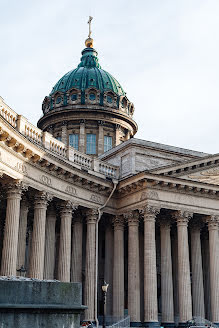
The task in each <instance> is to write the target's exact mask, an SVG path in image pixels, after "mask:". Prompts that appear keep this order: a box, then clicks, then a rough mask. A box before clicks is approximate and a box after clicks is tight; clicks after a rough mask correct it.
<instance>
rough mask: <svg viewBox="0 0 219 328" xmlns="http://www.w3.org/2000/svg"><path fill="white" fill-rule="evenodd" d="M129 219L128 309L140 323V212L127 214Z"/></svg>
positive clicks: (134, 321) (131, 316) (126, 216)
mask: <svg viewBox="0 0 219 328" xmlns="http://www.w3.org/2000/svg"><path fill="white" fill-rule="evenodd" d="M125 218H126V219H127V221H128V311H129V315H130V320H131V323H136V322H138V323H140V321H141V320H140V271H139V269H140V268H139V232H138V226H139V223H138V214H137V213H135V212H134V213H128V214H127V215H125Z"/></svg>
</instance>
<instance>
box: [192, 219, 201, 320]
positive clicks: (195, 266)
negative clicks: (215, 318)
mask: <svg viewBox="0 0 219 328" xmlns="http://www.w3.org/2000/svg"><path fill="white" fill-rule="evenodd" d="M200 228H201V224H200V222H198V221H197V222H194V223H193V224H192V225H191V230H190V233H191V262H192V304H193V316H195V317H201V318H205V303H204V284H203V272H202V253H201V239H200Z"/></svg>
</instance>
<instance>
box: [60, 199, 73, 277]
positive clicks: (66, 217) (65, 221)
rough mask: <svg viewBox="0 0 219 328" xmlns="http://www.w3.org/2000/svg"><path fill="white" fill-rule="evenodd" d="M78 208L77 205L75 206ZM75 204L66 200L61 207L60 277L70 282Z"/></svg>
mask: <svg viewBox="0 0 219 328" xmlns="http://www.w3.org/2000/svg"><path fill="white" fill-rule="evenodd" d="M74 209H76V207H74ZM72 210H73V204H72V203H71V202H69V201H68V202H65V203H64V204H63V206H62V207H61V211H60V215H61V228H60V242H59V264H58V279H59V280H60V281H64V282H70V266H71V221H72Z"/></svg>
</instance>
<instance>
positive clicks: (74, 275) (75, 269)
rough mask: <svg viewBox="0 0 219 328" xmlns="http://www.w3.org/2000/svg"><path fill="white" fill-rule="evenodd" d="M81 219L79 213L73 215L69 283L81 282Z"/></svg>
mask: <svg viewBox="0 0 219 328" xmlns="http://www.w3.org/2000/svg"><path fill="white" fill-rule="evenodd" d="M82 242H83V218H82V215H81V213H75V214H74V215H73V232H72V258H71V282H82Z"/></svg>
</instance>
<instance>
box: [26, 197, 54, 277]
mask: <svg viewBox="0 0 219 328" xmlns="http://www.w3.org/2000/svg"><path fill="white" fill-rule="evenodd" d="M49 200H51V198H50V197H49V196H48V194H47V193H45V192H39V193H38V194H36V196H35V202H34V222H33V233H32V246H31V257H30V269H29V276H30V277H31V278H37V279H43V271H44V253H45V228H46V209H47V205H48V201H49Z"/></svg>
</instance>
